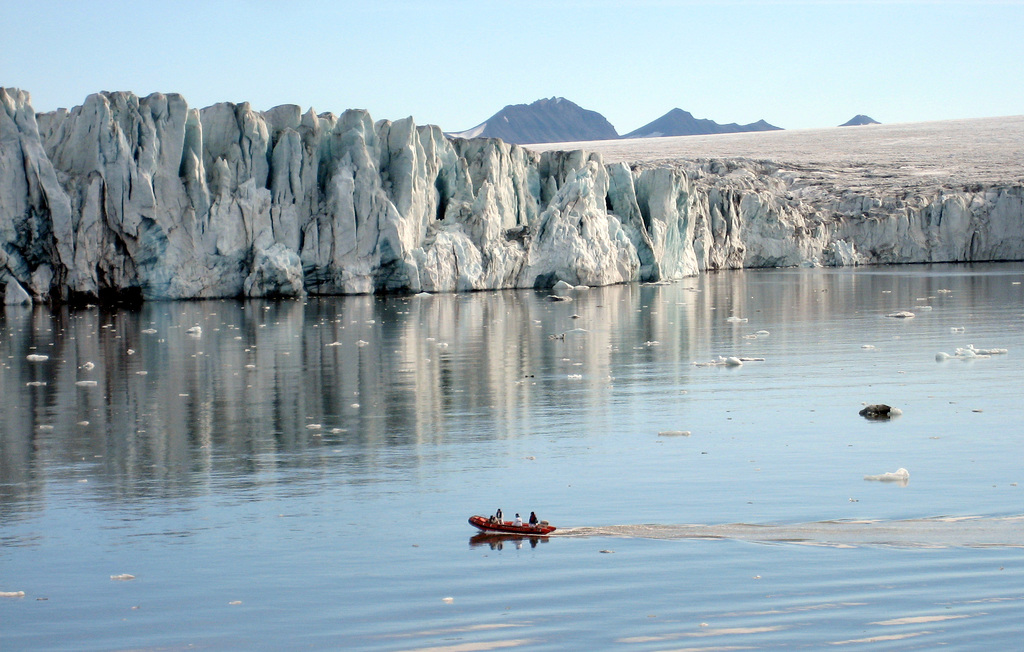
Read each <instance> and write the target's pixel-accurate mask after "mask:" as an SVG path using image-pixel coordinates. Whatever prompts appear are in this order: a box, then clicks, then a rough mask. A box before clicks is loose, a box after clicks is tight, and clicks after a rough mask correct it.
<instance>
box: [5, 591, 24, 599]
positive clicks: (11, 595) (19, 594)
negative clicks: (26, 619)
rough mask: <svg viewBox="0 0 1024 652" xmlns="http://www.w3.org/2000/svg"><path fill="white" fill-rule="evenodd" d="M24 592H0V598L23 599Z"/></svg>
mask: <svg viewBox="0 0 1024 652" xmlns="http://www.w3.org/2000/svg"><path fill="white" fill-rule="evenodd" d="M24 597H25V592H24V591H0V598H24Z"/></svg>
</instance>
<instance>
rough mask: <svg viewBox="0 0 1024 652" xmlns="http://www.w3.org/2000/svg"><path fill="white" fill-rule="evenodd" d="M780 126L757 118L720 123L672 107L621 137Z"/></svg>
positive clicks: (729, 131)
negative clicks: (737, 122) (745, 123)
mask: <svg viewBox="0 0 1024 652" xmlns="http://www.w3.org/2000/svg"><path fill="white" fill-rule="evenodd" d="M780 129H781V127H776V126H774V125H770V124H768V123H767V122H765V121H764V120H758V121H757V122H752V123H750V124H748V125H739V124H736V123H735V122H730V123H729V124H724V125H720V124H718V123H717V122H715V121H714V120H707V119H698V118H694V117H693V115H692V114H691V113H690V112H689V111H683V110H682V109H672V110H671V111H669V112H668V113H666V114H665V115H663V116H661V117H660V118H658V119H657V120H655V121H654V122H650V123H648V124H646V125H644V126H643V127H640V128H639V129H637V130H635V131H631V132H629V133H628V134H626V135H625V136H623V138H656V137H658V136H699V135H704V134H732V133H737V132H741V131H778V130H780Z"/></svg>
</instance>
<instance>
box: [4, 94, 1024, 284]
mask: <svg viewBox="0 0 1024 652" xmlns="http://www.w3.org/2000/svg"><path fill="white" fill-rule="evenodd" d="M0 104H2V110H0V287H2V288H3V293H4V300H5V303H24V302H26V301H35V302H45V301H66V300H75V299H83V298H84V299H89V300H92V299H100V300H103V299H105V298H106V299H114V298H124V297H137V298H140V299H147V300H159V299H196V298H223V297H239V296H249V297H273V296H305V295H310V294H312V295H329V294H364V293H374V292H413V293H418V292H462V291H473V290H495V289H504V288H550V287H553V286H554V285H555V284H556V283H557V282H559V281H564V282H566V283H568V284H570V285H573V286H581V285H582V286H597V285H608V284H615V283H625V282H631V281H666V280H674V279H679V278H682V277H685V276H692V275H697V274H701V273H703V272H706V271H709V270H717V269H729V268H744V267H779V266H797V265H835V266H847V265H862V264H881V263H922V262H970V261H994V260H1022V259H1024V184H1022V182H1021V180H1020V178H1018V179H1016V181H1014V180H1013V179H1011V180H1009V181H999V182H995V183H988V184H965V185H963V186H962V187H958V186H954V185H948V184H947V185H946V186H914V185H909V186H908V185H906V184H904V185H900V184H898V183H897V184H890V185H888V186H872V187H859V186H858V185H857V184H849V185H847V186H843V184H842V182H836V183H833V184H831V185H830V184H824V183H817V184H809V183H807V179H806V177H805V176H801V175H800V174H797V173H795V172H794V170H793V169H792V167H787V166H785V165H780V164H778V163H775V162H772V161H768V160H753V159H746V158H728V159H721V158H687V159H684V158H681V157H676V158H669V159H661V160H657V161H646V162H644V161H640V162H637V161H634V162H628V161H623V160H620V161H615V160H608V159H607V158H606V157H605V156H604V155H603V154H602V153H601V152H599V151H593V150H591V151H588V150H586V149H573V150H570V151H558V150H551V151H537V150H536V149H526V148H523V147H521V146H518V145H511V144H507V143H504V142H502V141H501V140H497V139H470V140H464V139H449V138H446V137H445V135H444V134H443V133H442V132H441V130H440V128H438V127H436V126H420V125H416V124H415V123H414V121H413V120H412V118H406V119H402V120H396V121H387V120H381V121H378V122H374V121H373V120H372V119H371V117H370V115H369V114H368V113H367V112H366V111H362V110H348V111H345V112H344V113H342V114H341V115H334V114H332V113H319V114H318V113H316V112H314V111H313V109H308V110H306V111H303V110H302V109H301V108H300V107H298V106H296V105H284V106H279V107H276V108H274V109H271V110H269V111H262V112H261V111H256V110H253V109H252V108H251V107H250V106H249V105H248V104H247V103H241V104H231V103H221V104H216V105H213V106H210V107H207V108H204V109H195V108H190V107H189V106H188V104H187V102H186V101H185V99H184V98H183V97H181V96H180V95H177V94H162V93H154V94H151V95H149V96H146V97H138V96H136V95H134V94H132V93H128V92H103V93H96V94H93V95H90V96H89V97H88V98H86V100H85V101H84V103H83V104H82V105H81V106H77V107H74V108H72V109H70V110H66V109H60V110H58V111H55V112H50V113H39V114H37V113H36V112H35V111H34V110H33V108H32V104H31V98H30V95H29V94H28V93H27V92H25V91H23V90H19V89H13V88H4V89H0Z"/></svg>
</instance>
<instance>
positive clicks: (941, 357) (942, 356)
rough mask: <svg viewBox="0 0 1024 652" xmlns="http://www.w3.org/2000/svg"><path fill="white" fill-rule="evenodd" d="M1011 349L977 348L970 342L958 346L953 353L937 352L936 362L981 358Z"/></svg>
mask: <svg viewBox="0 0 1024 652" xmlns="http://www.w3.org/2000/svg"><path fill="white" fill-rule="evenodd" d="M1008 352H1009V349H996V348H992V349H976V348H974V345H973V344H968V345H967V346H965V347H957V349H956V351H955V352H954V353H953V354H949V353H946V352H944V351H939V352H938V353H936V354H935V361H936V362H945V361H946V360H979V359H984V358H991V357H992V356H994V355H1006V354H1007V353H1008Z"/></svg>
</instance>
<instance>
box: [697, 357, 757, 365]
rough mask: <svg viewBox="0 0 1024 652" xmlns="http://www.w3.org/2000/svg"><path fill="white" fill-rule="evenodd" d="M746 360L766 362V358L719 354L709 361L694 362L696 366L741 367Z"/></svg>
mask: <svg viewBox="0 0 1024 652" xmlns="http://www.w3.org/2000/svg"><path fill="white" fill-rule="evenodd" d="M744 362H764V358H748V357H742V358H741V357H739V356H734V355H730V356H721V355H720V356H718V359H717V360H711V361H709V362H694V363H693V365H694V366H695V367H740V366H742V365H743V363H744Z"/></svg>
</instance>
